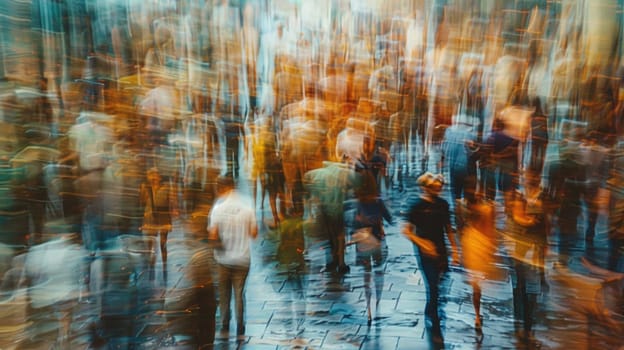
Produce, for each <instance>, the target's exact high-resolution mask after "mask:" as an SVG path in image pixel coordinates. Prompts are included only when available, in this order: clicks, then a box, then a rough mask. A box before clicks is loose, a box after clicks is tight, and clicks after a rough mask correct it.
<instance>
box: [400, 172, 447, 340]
mask: <svg viewBox="0 0 624 350" xmlns="http://www.w3.org/2000/svg"><path fill="white" fill-rule="evenodd" d="M417 183H418V185H419V186H420V189H421V194H420V196H419V197H418V198H416V199H415V201H414V202H413V203H411V205H410V207H409V210H408V211H407V217H406V219H407V223H406V225H405V226H404V227H403V234H404V235H405V236H406V237H407V238H408V239H409V240H410V241H411V242H412V243H413V244H414V248H415V251H416V257H417V259H418V262H419V265H420V268H421V271H422V274H423V278H424V281H425V286H426V289H427V306H426V308H425V316H426V318H427V319H428V320H429V321H431V333H432V339H433V341H434V342H435V343H442V342H443V337H442V329H441V327H440V310H439V307H438V301H439V300H438V299H439V297H440V286H441V284H442V281H443V277H444V276H445V274H446V272H447V271H448V258H449V257H448V255H449V251H448V248H447V246H446V240H447V239H448V242H449V243H450V245H451V252H450V254H451V256H452V262H453V264H458V262H459V253H458V251H457V244H456V241H455V232H454V231H453V228H452V227H451V217H450V210H449V204H448V202H447V201H446V200H444V199H442V198H440V193H441V192H442V186H443V185H444V179H443V177H442V175H440V174H438V175H433V174H431V173H425V174H423V175H421V176H420V177H419V178H418V180H417Z"/></svg>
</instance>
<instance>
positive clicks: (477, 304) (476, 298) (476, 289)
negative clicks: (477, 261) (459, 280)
mask: <svg viewBox="0 0 624 350" xmlns="http://www.w3.org/2000/svg"><path fill="white" fill-rule="evenodd" d="M470 284H471V285H472V305H473V306H474V310H475V328H476V329H477V330H479V329H481V286H480V285H479V283H478V282H477V281H472V282H471V283H470Z"/></svg>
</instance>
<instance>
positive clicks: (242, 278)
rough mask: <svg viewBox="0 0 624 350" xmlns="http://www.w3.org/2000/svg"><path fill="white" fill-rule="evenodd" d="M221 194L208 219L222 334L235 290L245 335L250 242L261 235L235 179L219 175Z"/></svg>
mask: <svg viewBox="0 0 624 350" xmlns="http://www.w3.org/2000/svg"><path fill="white" fill-rule="evenodd" d="M217 191H218V193H219V195H218V198H217V201H216V203H215V204H214V206H213V208H212V211H211V213H210V217H209V223H208V237H209V240H210V241H212V242H214V244H215V250H214V258H215V261H216V262H217V270H218V276H219V277H218V283H219V286H218V291H219V309H220V310H221V334H222V335H225V334H229V330H230V300H231V297H232V290H233V291H234V302H235V305H236V325H237V327H236V335H237V336H238V337H240V336H243V335H244V334H245V318H244V317H245V300H244V293H245V282H246V281H247V275H248V273H249V266H250V263H251V241H252V240H253V239H255V238H256V237H257V235H258V226H257V222H256V214H255V211H254V209H253V205H252V203H251V199H249V198H247V197H245V196H243V195H242V194H241V193H240V192H238V191H237V190H236V189H235V187H234V179H233V178H232V177H230V176H220V177H219V178H218V179H217Z"/></svg>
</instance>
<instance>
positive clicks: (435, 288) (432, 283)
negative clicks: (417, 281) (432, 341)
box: [420, 257, 442, 336]
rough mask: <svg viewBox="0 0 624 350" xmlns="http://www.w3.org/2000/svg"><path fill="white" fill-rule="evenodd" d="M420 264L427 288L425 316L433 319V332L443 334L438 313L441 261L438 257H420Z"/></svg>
mask: <svg viewBox="0 0 624 350" xmlns="http://www.w3.org/2000/svg"><path fill="white" fill-rule="evenodd" d="M420 266H421V269H422V274H423V277H424V279H423V280H424V282H425V287H426V290H427V304H426V307H425V316H426V317H427V318H428V319H429V320H430V321H431V331H432V332H433V334H434V335H439V336H441V335H442V330H441V326H440V316H439V314H438V300H439V296H440V295H439V294H440V289H439V283H440V275H441V272H440V268H439V262H438V260H437V259H429V258H423V257H420Z"/></svg>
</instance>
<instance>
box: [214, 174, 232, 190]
mask: <svg viewBox="0 0 624 350" xmlns="http://www.w3.org/2000/svg"><path fill="white" fill-rule="evenodd" d="M217 187H218V188H219V189H226V188H234V178H233V177H232V175H230V174H226V175H220V176H219V177H218V178H217Z"/></svg>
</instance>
